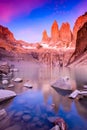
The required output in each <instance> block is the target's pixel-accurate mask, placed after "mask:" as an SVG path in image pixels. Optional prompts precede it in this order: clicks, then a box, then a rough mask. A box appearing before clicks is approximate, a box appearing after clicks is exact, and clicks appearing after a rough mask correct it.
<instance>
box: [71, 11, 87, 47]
mask: <svg viewBox="0 0 87 130" xmlns="http://www.w3.org/2000/svg"><path fill="white" fill-rule="evenodd" d="M85 22H87V12H86V13H85V14H84V15H82V16H80V17H78V19H77V20H76V22H75V25H74V28H73V45H74V46H75V44H76V38H77V32H78V30H79V29H81V27H82V26H83V25H84V23H85Z"/></svg>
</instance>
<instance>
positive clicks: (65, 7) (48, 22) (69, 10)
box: [0, 0, 87, 43]
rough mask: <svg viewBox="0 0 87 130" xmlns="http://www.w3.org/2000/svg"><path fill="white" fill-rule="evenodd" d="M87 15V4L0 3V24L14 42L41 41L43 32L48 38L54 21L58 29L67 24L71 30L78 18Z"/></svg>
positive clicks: (74, 0)
mask: <svg viewBox="0 0 87 130" xmlns="http://www.w3.org/2000/svg"><path fill="white" fill-rule="evenodd" d="M86 11H87V0H32V1H31V0H19V1H18V0H0V12H1V13H0V24H1V25H4V26H7V27H8V28H9V29H10V30H11V31H12V32H13V33H14V36H15V38H16V39H18V40H19V39H21V40H25V41H28V42H30V43H33V42H38V41H41V38H42V32H43V30H44V29H46V30H47V32H48V35H49V36H50V30H51V26H52V23H53V21H54V20H56V21H57V22H58V25H59V28H60V26H61V24H62V22H69V23H70V26H71V29H72V28H73V26H74V23H75V20H76V19H77V17H78V16H80V15H82V14H84V13H85V12H86Z"/></svg>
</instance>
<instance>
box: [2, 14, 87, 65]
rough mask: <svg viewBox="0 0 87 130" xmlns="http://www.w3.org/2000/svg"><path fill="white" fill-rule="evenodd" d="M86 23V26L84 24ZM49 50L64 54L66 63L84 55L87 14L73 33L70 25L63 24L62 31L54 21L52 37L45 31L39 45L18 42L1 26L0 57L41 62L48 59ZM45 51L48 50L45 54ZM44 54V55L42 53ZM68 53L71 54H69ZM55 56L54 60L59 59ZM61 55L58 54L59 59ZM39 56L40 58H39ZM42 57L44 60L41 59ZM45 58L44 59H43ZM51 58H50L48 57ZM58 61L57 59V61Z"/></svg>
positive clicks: (79, 19) (86, 38)
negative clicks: (25, 58)
mask: <svg viewBox="0 0 87 130" xmlns="http://www.w3.org/2000/svg"><path fill="white" fill-rule="evenodd" d="M84 23H85V24H84ZM48 49H50V52H51V53H54V52H55V55H56V52H57V53H64V56H65V58H66V59H67V60H68V59H69V57H70V56H71V55H72V53H73V51H74V49H75V51H74V53H73V55H72V56H71V58H70V59H69V62H68V61H67V60H66V59H65V58H64V60H65V61H64V62H65V63H66V62H68V63H71V62H72V61H75V59H77V58H78V57H80V55H82V54H83V53H84V52H85V51H86V49H87V13H85V14H84V15H82V16H80V17H79V18H78V19H77V20H76V22H75V25H74V29H73V33H72V32H71V29H70V25H69V23H62V25H61V27H60V29H59V26H58V23H57V21H54V22H53V24H52V27H51V36H50V37H49V36H48V34H47V31H46V30H44V31H43V36H42V41H41V42H38V43H34V44H32V43H27V42H25V41H22V40H16V39H15V38H14V35H13V33H12V32H11V31H10V30H9V29H8V28H7V27H4V26H2V25H0V56H1V57H5V56H8V57H10V56H12V57H13V56H14V57H15V56H16V57H21V56H22V57H25V56H26V57H28V56H29V55H30V56H33V57H34V58H36V59H40V60H41V61H42V60H43V61H44V59H45V61H47V60H46V58H47V56H48ZM45 50H47V52H46V54H45ZM42 52H43V53H42ZM67 52H69V53H68V54H67ZM55 55H54V58H53V59H55V57H57V56H55ZM59 55H61V54H58V57H59ZM37 56H38V57H39V58H37ZM41 56H42V58H41ZM43 57H44V58H43ZM48 57H49V56H48ZM55 61H57V59H56V60H55Z"/></svg>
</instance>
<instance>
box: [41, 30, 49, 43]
mask: <svg viewBox="0 0 87 130" xmlns="http://www.w3.org/2000/svg"><path fill="white" fill-rule="evenodd" d="M42 42H44V43H45V42H46V43H47V42H49V37H48V34H47V31H46V30H44V31H43V36H42Z"/></svg>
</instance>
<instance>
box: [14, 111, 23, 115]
mask: <svg viewBox="0 0 87 130" xmlns="http://www.w3.org/2000/svg"><path fill="white" fill-rule="evenodd" d="M22 115H23V112H22V111H20V112H17V113H15V116H22Z"/></svg>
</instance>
